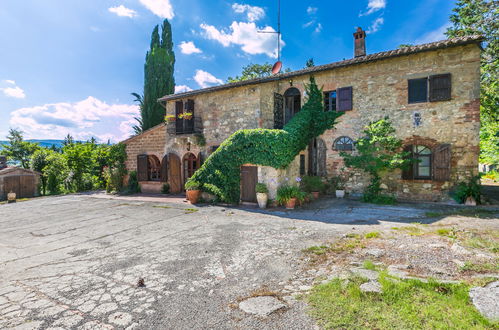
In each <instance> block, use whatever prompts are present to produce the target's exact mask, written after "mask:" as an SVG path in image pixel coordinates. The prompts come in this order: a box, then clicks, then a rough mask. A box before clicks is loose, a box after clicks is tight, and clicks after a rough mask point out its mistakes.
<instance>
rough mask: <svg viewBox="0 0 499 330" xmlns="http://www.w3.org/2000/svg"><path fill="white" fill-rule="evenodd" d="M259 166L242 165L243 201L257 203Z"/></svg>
mask: <svg viewBox="0 0 499 330" xmlns="http://www.w3.org/2000/svg"><path fill="white" fill-rule="evenodd" d="M257 181H258V167H256V166H241V201H242V202H251V203H256V183H257Z"/></svg>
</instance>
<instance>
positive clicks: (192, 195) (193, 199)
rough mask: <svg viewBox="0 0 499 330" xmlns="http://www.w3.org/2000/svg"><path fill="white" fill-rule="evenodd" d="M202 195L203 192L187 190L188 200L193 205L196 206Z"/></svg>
mask: <svg viewBox="0 0 499 330" xmlns="http://www.w3.org/2000/svg"><path fill="white" fill-rule="evenodd" d="M200 195H201V190H187V199H188V200H189V202H190V203H191V204H196V203H197V202H198V199H199V196H200Z"/></svg>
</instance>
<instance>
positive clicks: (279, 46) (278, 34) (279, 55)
mask: <svg viewBox="0 0 499 330" xmlns="http://www.w3.org/2000/svg"><path fill="white" fill-rule="evenodd" d="M277 60H278V61H280V60H281V0H277Z"/></svg>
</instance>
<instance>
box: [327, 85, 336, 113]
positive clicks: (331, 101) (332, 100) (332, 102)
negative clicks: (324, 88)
mask: <svg viewBox="0 0 499 330" xmlns="http://www.w3.org/2000/svg"><path fill="white" fill-rule="evenodd" d="M324 111H336V90H334V91H330V92H324Z"/></svg>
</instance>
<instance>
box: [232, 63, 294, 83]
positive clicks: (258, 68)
mask: <svg viewBox="0 0 499 330" xmlns="http://www.w3.org/2000/svg"><path fill="white" fill-rule="evenodd" d="M290 71H291V69H289V68H288V69H286V70H285V71H284V72H290ZM271 74H272V64H270V63H268V62H266V63H264V64H248V65H246V66H244V67H243V70H242V72H241V75H240V76H235V77H234V78H233V77H229V78H227V82H228V83H232V82H238V81H244V80H250V79H255V78H264V77H268V76H270V75H271Z"/></svg>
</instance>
